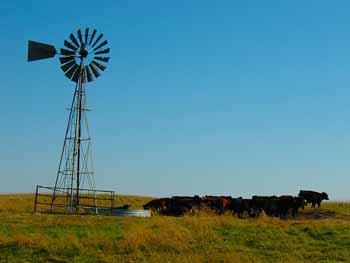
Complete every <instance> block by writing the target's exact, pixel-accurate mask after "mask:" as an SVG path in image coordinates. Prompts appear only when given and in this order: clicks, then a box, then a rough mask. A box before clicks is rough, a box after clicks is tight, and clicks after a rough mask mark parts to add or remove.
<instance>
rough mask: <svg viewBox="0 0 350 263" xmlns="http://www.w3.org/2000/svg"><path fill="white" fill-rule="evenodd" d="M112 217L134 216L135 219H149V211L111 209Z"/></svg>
mask: <svg viewBox="0 0 350 263" xmlns="http://www.w3.org/2000/svg"><path fill="white" fill-rule="evenodd" d="M112 215H113V216H136V217H151V211H150V210H143V209H113V210H112Z"/></svg>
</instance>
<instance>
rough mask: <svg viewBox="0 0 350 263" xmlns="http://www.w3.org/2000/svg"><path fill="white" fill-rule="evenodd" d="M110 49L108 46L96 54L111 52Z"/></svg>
mask: <svg viewBox="0 0 350 263" xmlns="http://www.w3.org/2000/svg"><path fill="white" fill-rule="evenodd" d="M109 51H110V49H109V48H107V49H104V50H101V51H98V52H96V53H95V55H99V54H107V53H109Z"/></svg>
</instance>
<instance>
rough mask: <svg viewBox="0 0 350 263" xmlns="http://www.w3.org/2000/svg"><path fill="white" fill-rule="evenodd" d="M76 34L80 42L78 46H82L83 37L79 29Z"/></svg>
mask: <svg viewBox="0 0 350 263" xmlns="http://www.w3.org/2000/svg"><path fill="white" fill-rule="evenodd" d="M77 33H78V38H79V41H80V45H81V46H82V45H83V36H82V35H81V30H80V28H79V29H78V31H77Z"/></svg>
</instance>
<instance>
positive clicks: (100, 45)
mask: <svg viewBox="0 0 350 263" xmlns="http://www.w3.org/2000/svg"><path fill="white" fill-rule="evenodd" d="M107 44H108V41H107V40H105V41H103V42H102V43H101V44H99V45H98V46H97V47H95V48H94V51H96V50H98V49H99V48H101V47H103V46H105V45H107Z"/></svg>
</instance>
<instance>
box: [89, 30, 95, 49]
mask: <svg viewBox="0 0 350 263" xmlns="http://www.w3.org/2000/svg"><path fill="white" fill-rule="evenodd" d="M96 32H97V30H96V29H94V31H92V36H91V38H90V42H89V45H91V43H92V40H93V39H94V37H95V35H96Z"/></svg>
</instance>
